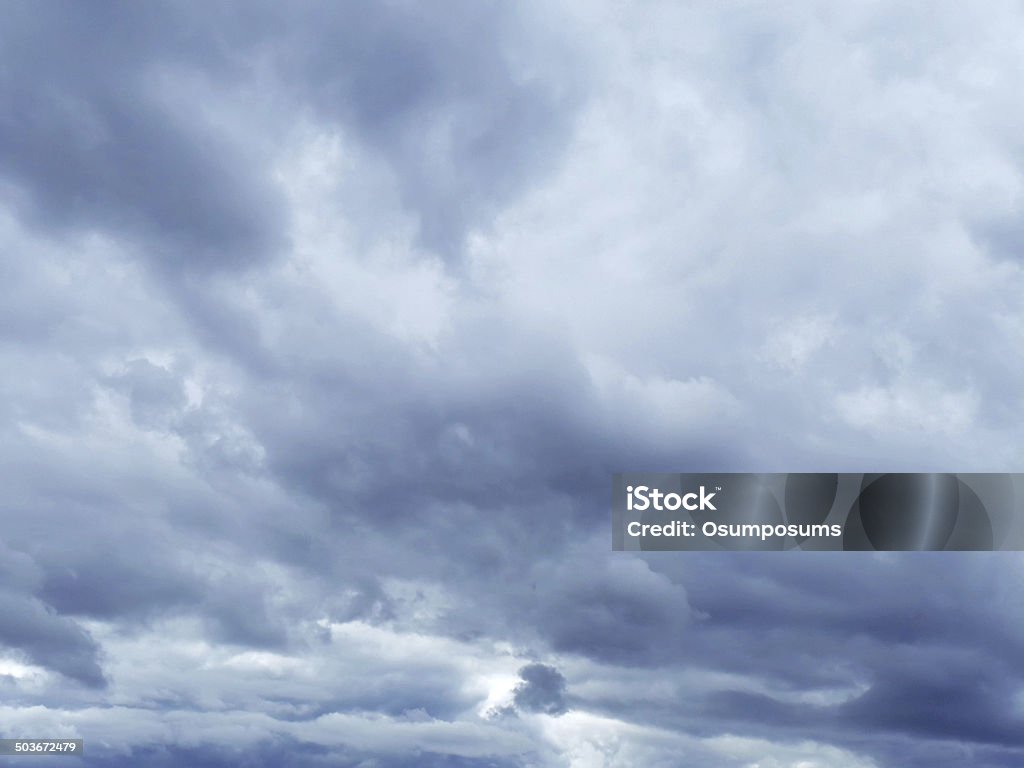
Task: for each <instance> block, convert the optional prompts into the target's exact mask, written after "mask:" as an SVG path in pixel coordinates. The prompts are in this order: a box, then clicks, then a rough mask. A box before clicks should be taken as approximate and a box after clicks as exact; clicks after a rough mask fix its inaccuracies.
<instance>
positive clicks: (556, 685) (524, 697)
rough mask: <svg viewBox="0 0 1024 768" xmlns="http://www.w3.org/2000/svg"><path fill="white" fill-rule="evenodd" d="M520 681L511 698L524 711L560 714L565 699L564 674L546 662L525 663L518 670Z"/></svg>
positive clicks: (565, 705)
mask: <svg viewBox="0 0 1024 768" xmlns="http://www.w3.org/2000/svg"><path fill="white" fill-rule="evenodd" d="M519 677H521V678H522V680H523V681H522V682H521V683H519V684H518V685H516V687H515V691H514V695H513V698H512V700H513V701H514V702H515V705H516V706H517V707H519V708H520V709H523V710H525V711H526V712H542V713H544V714H547V715H562V714H565V712H566V711H567V710H568V708H569V707H568V704H566V701H565V689H566V683H565V676H564V675H563V674H562V673H561V672H559V671H558V670H557V669H555V668H554V667H552V666H549V665H547V664H527V665H526V666H525V667H523V668H522V669H520V670H519Z"/></svg>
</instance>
